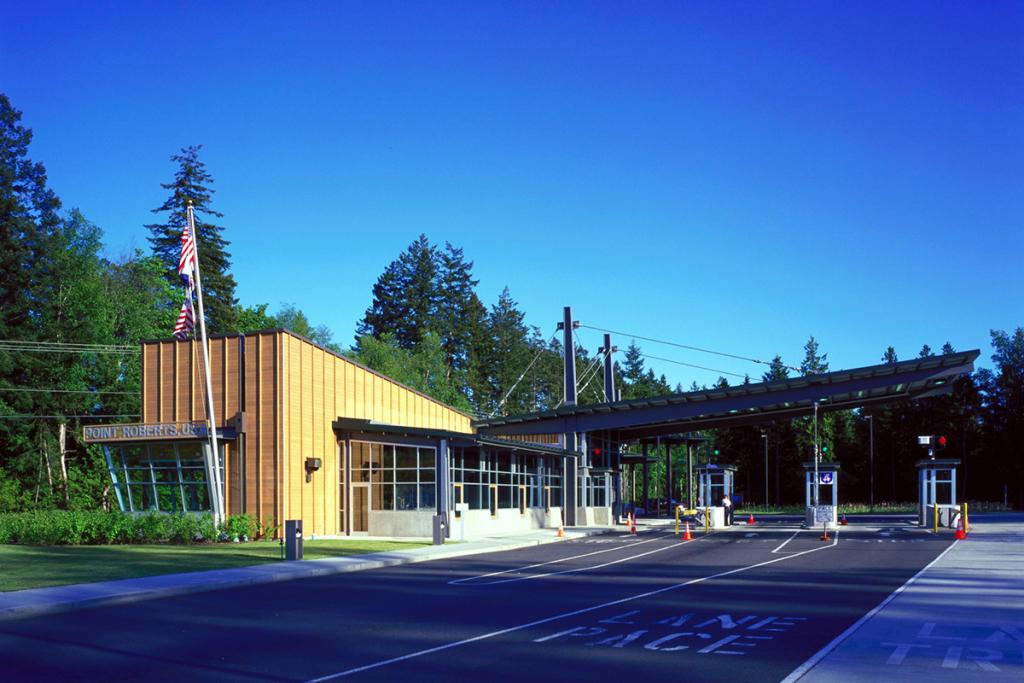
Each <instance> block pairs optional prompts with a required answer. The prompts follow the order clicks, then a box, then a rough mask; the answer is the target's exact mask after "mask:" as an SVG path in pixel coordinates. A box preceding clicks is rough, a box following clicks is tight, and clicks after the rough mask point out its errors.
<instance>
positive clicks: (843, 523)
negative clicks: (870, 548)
mask: <svg viewBox="0 0 1024 683" xmlns="http://www.w3.org/2000/svg"><path fill="white" fill-rule="evenodd" d="M846 523H847V522H846V515H845V514H844V515H843V519H842V521H840V522H839V524H840V525H841V526H846Z"/></svg>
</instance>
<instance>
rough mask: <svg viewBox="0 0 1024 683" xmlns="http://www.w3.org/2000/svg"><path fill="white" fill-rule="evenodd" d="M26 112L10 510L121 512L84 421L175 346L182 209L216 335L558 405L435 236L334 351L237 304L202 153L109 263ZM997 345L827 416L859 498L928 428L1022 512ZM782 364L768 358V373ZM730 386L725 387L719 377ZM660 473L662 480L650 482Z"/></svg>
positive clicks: (390, 269) (1, 444) (888, 486)
mask: <svg viewBox="0 0 1024 683" xmlns="http://www.w3.org/2000/svg"><path fill="white" fill-rule="evenodd" d="M21 118H22V117H21V113H20V112H19V111H18V110H16V109H15V108H14V107H13V105H12V104H11V103H10V101H9V99H8V98H7V97H6V96H4V95H3V94H0V171H2V172H0V269H2V270H0V274H2V279H0V302H2V305H3V310H2V316H0V510H26V509H35V508H67V509H94V508H103V507H110V505H111V501H110V486H109V478H108V476H107V473H106V466H105V463H104V459H103V455H102V452H101V450H100V449H99V448H97V447H95V446H88V445H85V444H82V443H80V441H79V435H80V434H81V427H82V425H83V424H91V423H96V422H114V421H135V420H137V419H138V413H139V398H140V394H139V381H140V366H139V354H138V347H137V345H138V342H139V340H140V339H149V338H166V337H169V336H170V332H171V330H172V329H173V326H174V320H175V317H176V315H177V312H178V309H179V307H180V305H181V301H182V296H183V294H182V292H181V288H180V286H179V280H178V276H177V262H178V255H179V250H180V238H181V232H182V229H183V227H184V220H185V207H186V206H187V204H188V203H189V202H191V203H192V205H193V208H194V211H195V216H196V239H197V242H198V248H199V253H200V257H201V260H202V276H203V290H204V299H205V309H206V316H207V325H208V330H209V331H210V332H211V333H213V334H216V333H232V332H248V331H254V330H259V329H268V328H274V327H286V328H288V329H291V330H292V331H294V332H296V333H298V334H300V335H303V336H305V337H307V338H309V339H310V340H312V341H314V342H315V343H318V344H320V345H322V346H324V347H326V348H329V349H331V350H333V351H335V352H337V353H343V354H345V355H347V356H349V357H351V358H353V359H354V360H356V361H358V362H361V363H363V364H365V365H367V366H369V367H371V368H373V369H374V370H377V371H379V372H382V373H384V374H386V375H388V376H390V377H393V378H394V379H396V380H398V381H401V382H403V383H405V384H407V385H409V386H411V387H413V388H415V389H417V390H420V391H423V392H424V393H426V394H428V395H430V396H433V397H435V398H437V399H439V400H441V401H444V402H446V403H448V404H450V405H453V406H455V407H457V408H460V409H462V410H464V411H466V412H469V413H472V414H474V415H476V416H490V415H508V414H516V413H526V412H532V411H536V410H544V409H550V408H555V407H557V406H558V405H559V404H560V402H561V400H562V357H563V355H564V349H563V348H562V342H561V339H560V337H561V335H560V333H559V334H556V333H555V325H554V322H552V325H551V327H550V329H544V330H542V329H539V328H537V327H535V326H531V325H528V324H527V323H526V322H525V319H526V316H525V313H524V312H523V311H522V310H521V309H520V307H519V305H518V303H517V302H516V301H515V299H514V298H513V296H512V294H511V292H510V290H509V289H508V288H505V289H504V290H503V291H502V292H501V293H500V295H499V296H498V298H497V300H496V301H495V302H493V303H491V304H490V305H485V304H484V302H483V301H482V300H481V298H480V297H479V295H478V293H477V290H476V287H477V285H478V281H477V279H476V278H475V277H474V275H473V262H472V261H471V260H469V259H468V258H467V257H466V255H465V254H464V252H463V250H462V249H461V248H460V247H457V246H455V245H452V244H450V243H448V242H445V243H444V244H443V245H438V244H433V243H431V241H430V240H429V239H428V238H427V237H426V236H425V235H420V236H419V237H418V238H417V239H415V240H414V241H413V242H412V243H411V244H410V245H409V246H408V248H407V249H405V250H404V251H403V252H402V253H400V254H398V255H397V257H396V258H395V259H394V260H393V261H392V262H391V263H390V264H389V265H388V266H387V267H386V268H385V269H384V272H383V273H381V275H380V276H379V277H378V279H377V281H376V283H375V284H374V286H373V289H372V291H371V292H370V293H369V299H370V303H369V305H368V307H367V309H366V312H365V314H364V315H363V317H362V319H361V320H359V321H357V323H356V334H355V337H354V339H353V342H352V343H351V345H350V346H348V347H343V346H342V345H341V344H339V343H338V342H337V341H336V340H335V338H334V335H333V332H332V331H331V330H330V329H329V328H328V327H326V326H324V325H316V324H314V323H313V322H312V321H310V320H309V318H308V317H307V316H306V314H305V313H304V312H303V311H302V310H301V309H300V308H299V307H298V306H297V305H295V304H287V305H284V306H282V307H280V308H279V309H278V310H277V311H276V312H275V313H270V312H269V305H268V304H265V303H261V304H257V305H251V306H242V305H241V304H240V303H239V301H238V299H237V297H236V293H235V290H236V287H237V283H236V281H235V278H234V276H233V275H232V273H231V256H230V242H229V241H228V240H227V238H226V229H225V227H224V226H223V225H222V224H221V223H222V222H223V219H224V216H223V215H222V214H221V213H220V212H218V211H217V210H216V209H215V207H214V201H213V198H214V194H215V191H214V189H213V183H214V181H213V177H212V175H211V174H210V173H209V171H208V170H207V168H206V166H205V164H204V163H203V162H202V160H201V159H200V153H201V147H199V146H189V147H185V148H183V149H182V150H180V151H179V152H177V153H175V154H174V155H172V156H171V162H172V164H173V166H174V174H173V177H172V178H171V180H170V181H169V182H167V183H165V184H163V185H162V187H163V188H164V189H165V190H166V191H167V199H166V200H165V201H164V202H163V203H162V204H161V205H160V206H158V207H155V208H154V209H153V213H154V216H155V217H156V220H155V222H152V223H149V224H146V225H144V226H142V227H143V228H144V229H145V230H146V231H147V232H148V236H149V243H150V249H149V251H148V252H144V251H141V250H139V251H135V252H133V253H130V254H125V255H123V256H121V257H119V258H115V259H111V258H109V257H106V256H103V254H102V247H103V244H102V239H103V234H102V230H101V229H100V227H99V226H96V225H95V224H93V223H92V222H90V221H89V220H88V219H87V218H86V216H85V215H84V214H83V213H82V212H81V211H79V210H78V209H70V210H65V209H64V208H63V206H62V204H61V202H60V199H59V198H58V196H57V194H56V193H55V192H54V190H53V189H51V188H50V187H49V186H48V183H47V177H46V171H45V167H44V166H43V164H41V163H39V162H38V161H34V160H32V159H31V157H30V154H29V146H30V143H31V138H32V134H31V130H30V129H28V128H26V127H25V126H24V125H23V124H22V123H21ZM992 348H993V357H992V358H993V364H994V366H995V370H994V371H989V370H987V369H981V370H978V371H977V372H975V373H974V374H973V375H972V376H970V377H965V378H962V379H961V380H959V381H958V382H957V383H956V385H955V386H954V391H953V393H952V394H951V395H949V396H943V397H938V398H933V399H924V400H921V401H912V402H904V403H897V404H891V405H888V406H885V407H882V408H878V407H875V408H870V409H864V410H862V411H856V412H854V411H844V412H836V413H828V414H827V415H825V417H824V418H823V419H822V421H821V423H820V425H819V427H820V429H821V431H822V434H823V435H824V438H825V439H826V440H827V442H828V443H829V445H830V455H829V456H828V457H830V458H835V459H838V460H839V461H840V462H841V463H842V464H843V475H842V476H843V478H844V479H843V490H844V491H845V492H847V493H848V494H849V495H851V496H854V497H856V498H857V499H859V500H866V499H867V497H868V489H867V486H868V484H867V476H868V473H867V471H866V467H867V464H866V463H867V460H868V457H867V454H866V448H867V439H866V433H867V431H866V430H867V429H868V425H869V424H873V428H874V433H875V452H874V459H875V497H876V499H878V500H881V499H889V500H893V499H907V498H910V497H912V496H913V493H914V490H915V489H914V483H913V477H914V469H913V461H914V460H915V459H916V458H917V457H919V456H920V453H919V452H918V451H917V450H916V446H915V445H914V436H915V435H916V433H925V432H929V431H930V432H941V433H946V434H948V436H949V438H950V447H949V450H950V454H951V455H955V456H956V457H962V458H963V459H964V460H965V462H966V463H968V466H967V467H966V468H965V470H966V476H967V479H968V494H969V495H971V496H973V497H975V498H984V499H989V500H996V499H1001V498H1002V488H1001V487H1002V485H1003V484H1004V483H1005V484H1007V485H1008V486H1009V487H1010V488H1009V489H1008V493H1009V497H1010V500H1011V501H1013V502H1016V504H1017V505H1020V504H1021V501H1022V500H1024V475H1022V471H1021V468H1022V457H1021V447H1020V445H1019V444H1020V437H1021V436H1022V434H1021V431H1022V416H1024V406H1022V395H1024V390H1022V384H1024V381H1022V377H1024V330H1022V329H1021V328H1017V329H1016V330H1015V331H1014V332H1012V333H1004V332H999V331H993V333H992ZM949 350H951V349H950V348H948V345H947V348H944V349H943V351H944V352H945V351H949ZM572 353H573V357H574V359H575V362H576V365H577V371H578V376H579V377H580V382H581V387H580V392H579V397H578V401H579V402H580V403H583V404H586V403H595V402H601V401H604V400H606V398H607V397H605V396H604V387H603V375H602V371H601V364H602V361H603V354H602V353H600V352H598V351H597V350H590V349H586V348H583V347H582V346H581V345H579V344H578V343H577V344H574V348H573V349H572ZM921 353H922V354H930V353H931V351H930V349H928V347H925V348H924V349H922V351H921ZM882 360H883V361H884V362H895V360H896V354H895V351H893V350H892V349H891V347H890V348H889V349H888V350H887V352H886V353H885V354H884V357H883V359H882ZM614 368H615V374H616V384H617V386H619V387H621V392H622V397H623V398H624V399H633V398H643V397H650V396H656V395H663V394H666V393H672V392H682V391H683V390H684V388H683V386H682V385H681V384H677V385H675V386H671V385H670V384H669V383H668V382H667V380H666V378H665V376H664V375H656V374H655V373H654V371H653V370H651V369H650V368H648V367H646V365H645V356H644V353H643V350H642V349H641V348H640V346H639V345H638V344H636V342H635V341H633V342H631V343H630V344H629V345H628V347H627V348H626V349H625V350H624V352H623V354H622V362H621V363H620V362H616V363H615V365H614ZM527 370H528V371H527ZM827 370H828V364H827V358H826V355H825V354H824V353H821V352H820V351H819V349H818V342H817V341H816V340H815V339H814V338H813V337H812V338H811V339H810V340H809V341H808V343H807V346H806V347H805V349H804V359H803V361H802V362H801V365H800V367H799V372H800V373H802V374H812V373H816V372H824V371H827ZM524 371H526V372H525V373H524ZM791 371H793V370H790V369H789V368H788V367H787V366H786V365H784V364H783V362H782V359H781V358H780V357H779V356H776V357H775V359H774V360H773V361H772V363H771V365H770V367H769V370H768V372H767V373H766V374H765V375H764V378H763V379H765V380H774V379H782V378H785V377H786V376H788V373H789V372H791ZM746 381H750V379H749V377H748V378H746ZM727 385H728V382H727V381H726V379H725V378H724V377H720V378H719V379H718V381H717V382H716V383H715V386H727ZM701 388H706V387H701V386H698V385H697V383H696V382H693V383H692V384H691V385H690V386H689V389H701ZM868 416H870V417H871V419H870V420H869V419H868ZM811 427H812V425H811V424H810V421H809V420H808V419H797V420H790V421H786V422H781V423H776V424H772V425H770V426H768V427H767V432H768V435H769V440H768V443H769V451H770V453H769V455H770V460H771V463H770V472H769V474H770V475H772V474H774V475H775V476H769V481H770V482H774V484H773V486H772V487H771V491H770V494H769V499H770V502H793V501H795V500H797V499H801V498H802V485H801V483H800V475H799V463H800V462H802V461H805V460H807V459H808V457H809V453H810V452H809V450H808V448H809V443H810V442H809V439H810V436H809V435H810V432H811ZM706 436H707V437H708V438H709V444H711V443H713V444H714V447H715V448H717V449H718V450H719V452H720V454H721V455H720V456H719V457H720V458H721V459H722V460H723V461H724V460H730V461H732V462H734V463H735V464H737V465H739V466H740V473H739V474H738V484H739V485H741V486H742V487H744V488H745V489H747V491H748V492H749V493H748V495H749V496H751V497H752V498H754V499H756V500H760V498H763V479H762V477H763V473H762V470H763V444H764V441H763V439H762V437H761V430H760V429H759V428H754V427H742V428H734V429H729V430H713V431H709V432H708V433H707V434H706ZM710 448H711V447H710V445H709V449H710ZM709 452H710V451H709ZM674 457H675V458H677V459H678V458H681V457H682V456H681V454H680V453H676V454H675V455H674ZM677 467H678V464H677ZM794 468H795V469H794ZM771 470H774V472H772V471H771ZM677 471H678V470H677ZM658 476H659V475H658V473H657V471H656V472H655V481H657V477H658ZM661 490H663V489H661ZM756 491H762V493H761V494H760V496H758V495H756V493H754V492H756ZM850 492H852V493H850ZM846 497H847V495H845V494H844V498H846ZM773 498H774V499H773Z"/></svg>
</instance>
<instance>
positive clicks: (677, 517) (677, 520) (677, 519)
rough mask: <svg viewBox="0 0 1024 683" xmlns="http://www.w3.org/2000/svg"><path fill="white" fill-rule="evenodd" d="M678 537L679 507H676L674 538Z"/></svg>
mask: <svg viewBox="0 0 1024 683" xmlns="http://www.w3.org/2000/svg"><path fill="white" fill-rule="evenodd" d="M678 535H679V506H678V505H677V506H676V536H678Z"/></svg>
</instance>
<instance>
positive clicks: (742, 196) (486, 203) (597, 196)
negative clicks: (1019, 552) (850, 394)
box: [0, 0, 1024, 385]
mask: <svg viewBox="0 0 1024 683" xmlns="http://www.w3.org/2000/svg"><path fill="white" fill-rule="evenodd" d="M0 7H2V18H0V91H3V92H5V93H7V94H8V96H9V97H10V98H11V100H12V102H13V103H14V105H15V106H16V107H17V108H19V109H21V110H22V111H23V112H24V123H25V124H26V125H27V126H29V127H31V128H32V129H33V130H34V131H35V143H34V145H33V147H32V155H33V157H34V158H35V159H37V160H39V161H42V162H44V163H45V165H46V167H47V169H48V171H49V175H50V181H51V184H52V186H53V188H54V189H55V190H56V191H57V193H58V194H59V195H60V196H61V198H62V199H63V200H64V202H65V205H66V206H67V207H79V208H81V210H82V211H83V212H84V213H85V214H86V216H87V217H88V218H90V219H91V220H93V221H94V222H96V223H97V224H99V225H100V226H101V227H102V228H103V229H104V231H105V233H106V243H107V249H108V253H109V255H111V256H117V255H118V254H122V253H125V252H127V251H129V250H130V249H132V248H134V247H143V248H147V247H148V244H147V242H146V239H145V238H146V235H147V233H146V232H145V230H144V229H143V227H142V226H143V224H144V223H147V222H149V221H151V220H152V218H153V216H152V214H150V212H149V210H150V209H152V208H154V207H156V206H158V205H159V204H160V203H161V202H162V201H163V199H164V196H165V192H164V190H162V189H161V188H160V187H159V184H160V183H161V182H167V181H168V180H170V178H171V176H172V173H173V170H174V169H173V166H172V165H171V163H170V162H169V160H168V157H169V156H170V155H171V154H172V153H174V152H175V151H177V150H178V149H179V148H181V147H182V146H185V145H188V144H203V145H204V150H203V155H202V158H203V159H204V160H205V162H206V163H207V165H208V167H209V169H210V171H211V172H212V174H213V176H214V178H215V179H216V185H215V188H216V190H217V194H216V196H215V206H216V207H217V208H218V209H219V210H221V211H222V212H223V213H224V214H225V218H224V220H223V224H224V225H225V226H226V227H227V232H226V237H227V238H228V239H229V240H230V241H231V243H232V244H231V248H230V250H231V253H232V255H233V258H234V269H233V271H234V273H235V276H236V278H237V280H238V283H239V288H238V295H239V297H240V299H241V301H242V302H243V303H245V304H253V303H259V302H269V303H270V304H271V310H276V309H277V308H278V306H279V305H280V304H281V303H282V302H294V303H296V304H298V305H299V307H300V308H302V309H303V310H305V311H306V312H307V313H308V315H309V316H310V318H311V319H312V320H313V321H314V323H323V324H327V325H328V326H330V327H331V328H332V329H333V331H334V333H335V338H336V339H338V340H339V341H341V342H342V343H344V344H348V343H351V340H352V334H353V331H354V327H355V323H356V321H357V320H358V319H359V318H360V317H361V315H362V313H363V311H364V310H365V308H366V306H367V305H368V304H369V302H370V289H371V286H372V285H373V282H374V280H375V279H376V277H377V275H378V274H380V272H381V271H382V270H383V268H384V266H385V265H386V264H387V263H388V262H389V261H390V260H392V259H393V258H395V257H396V256H397V255H398V253H399V252H400V251H401V250H402V249H404V248H405V247H406V246H407V245H408V244H409V243H410V242H411V241H412V240H413V239H414V238H415V237H416V236H417V235H418V234H419V233H420V232H424V233H426V234H427V235H428V237H429V238H430V239H431V240H432V241H434V242H438V243H443V242H444V241H445V240H448V241H451V242H452V243H453V244H455V245H457V246H461V247H464V248H465V250H466V254H467V255H468V256H469V258H471V259H473V260H474V261H475V262H476V275H477V276H478V277H479V279H480V286H479V291H480V294H481V296H482V298H483V299H484V300H485V303H487V304H491V303H493V302H494V301H495V300H496V299H497V296H498V293H499V292H500V291H501V289H502V288H503V287H504V286H506V285H508V286H509V287H510V288H511V292H512V295H513V296H514V297H515V298H516V299H517V300H518V301H519V302H520V304H521V306H522V308H523V309H524V310H525V311H526V312H527V319H528V322H530V323H531V324H535V325H537V326H539V327H540V328H542V330H543V331H544V333H545V334H547V333H550V332H551V331H553V329H554V323H555V322H556V321H557V320H558V319H559V317H560V315H561V309H562V306H563V305H566V304H571V305H573V306H574V309H575V312H576V316H577V317H578V318H579V319H580V320H581V321H583V322H585V323H587V324H593V325H597V326H604V327H610V328H613V329H621V330H625V331H628V332H632V333H637V334H643V335H647V336H653V337H659V338H667V339H672V340H676V341H680V342H683V343H688V344H694V345H698V346H705V347H710V348H715V349H721V350H725V351H730V352H733V353H739V354H744V355H752V356H757V357H765V358H768V357H770V356H772V355H773V354H775V353H780V354H782V356H783V358H784V360H785V361H787V362H788V363H790V364H794V365H795V364H797V363H798V361H799V358H800V356H801V355H802V346H803V344H804V342H805V341H806V339H807V338H808V336H809V335H811V334H813V335H815V336H816V337H817V338H818V339H819V340H820V342H821V346H822V350H824V351H826V352H828V354H829V360H830V362H831V365H832V368H833V369H838V368H846V367H855V366H860V365H868V364H872V363H875V362H878V361H879V359H880V356H881V354H882V352H883V350H884V349H885V347H886V346H887V345H889V344H892V345H894V346H895V347H896V349H897V351H898V353H899V355H900V357H901V358H907V357H911V356H915V355H916V354H917V352H918V350H919V349H920V348H921V345H922V344H924V343H928V344H930V345H931V346H932V347H933V348H935V349H936V350H937V349H938V347H939V346H941V345H942V343H943V342H945V341H947V340H949V341H950V342H952V343H953V345H954V346H955V347H956V348H958V349H967V348H981V349H982V351H983V356H982V361H983V363H986V364H987V363H988V362H989V361H988V357H989V355H990V351H989V344H988V331H989V329H990V328H997V329H1007V330H1008V329H1012V328H1014V327H1017V326H1020V325H1024V303H1022V302H1024V277H1022V273H1021V264H1022V262H1024V237H1022V225H1024V40H1022V36H1024V5H1022V4H1021V3H1014V2H1005V3H988V2H971V3H962V2H961V3H945V2H923V3H907V2H901V3H884V2H868V3H845V6H843V7H836V6H834V5H833V3H817V2H812V3H796V2H786V3H762V2H751V3H735V2H724V3H721V2H714V3H704V4H697V3H689V2H688V3H680V2H667V3H655V2H645V3H625V2H623V3H583V2H556V3H547V2H545V3H541V2H507V3H493V2H466V3H441V2H431V3H422V2H409V3H383V2H366V3H354V2H346V3H340V2H330V3H328V2H318V3H309V2H289V3H227V2H202V3H181V2H173V3H158V2H142V3H138V2H131V3H129V2H120V3H113V2H106V3H99V2H89V3H81V2H68V3H54V2H41V1H38V0H33V2H21V1H20V0H2V2H0ZM168 333H170V330H168ZM582 338H583V341H584V343H585V344H587V345H588V346H590V347H591V351H593V350H594V347H596V346H597V345H598V344H599V342H600V340H599V337H598V335H597V334H596V333H593V332H587V331H584V332H583V335H582ZM616 343H618V344H619V345H620V346H622V347H625V345H626V344H627V343H628V339H625V340H624V339H617V340H616ZM644 350H645V351H647V352H649V353H651V354H654V355H659V356H664V357H670V358H676V359H678V360H682V361H687V362H693V363H698V364H703V365H709V366H712V367H716V368H721V369H724V370H730V371H734V372H740V373H743V372H748V371H749V372H751V374H753V375H754V376H755V377H756V376H757V374H759V372H760V369H759V368H758V367H757V366H752V365H748V364H743V363H740V362H738V361H731V360H726V359H718V358H714V357H709V356H704V355H701V354H694V353H688V352H684V351H679V350H672V349H667V348H663V347H657V346H654V345H651V344H644ZM653 366H654V367H655V368H656V369H657V370H658V371H659V372H660V371H664V372H665V373H666V374H667V375H668V378H669V379H670V381H672V382H683V383H684V384H685V385H689V383H690V381H692V380H694V379H696V380H697V381H698V382H699V383H710V382H712V381H713V380H714V378H715V374H714V373H707V372H702V371H691V370H688V369H686V368H680V367H677V366H672V365H667V364H664V363H653Z"/></svg>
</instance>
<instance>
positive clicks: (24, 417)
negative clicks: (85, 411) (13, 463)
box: [0, 413, 140, 420]
mask: <svg viewBox="0 0 1024 683" xmlns="http://www.w3.org/2000/svg"><path fill="white" fill-rule="evenodd" d="M68 417H78V418H84V417H91V418H95V419H97V420H98V419H100V418H103V419H109V418H113V417H140V415H139V414H138V413H131V414H123V415H0V420H63V419H65V418H68Z"/></svg>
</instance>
